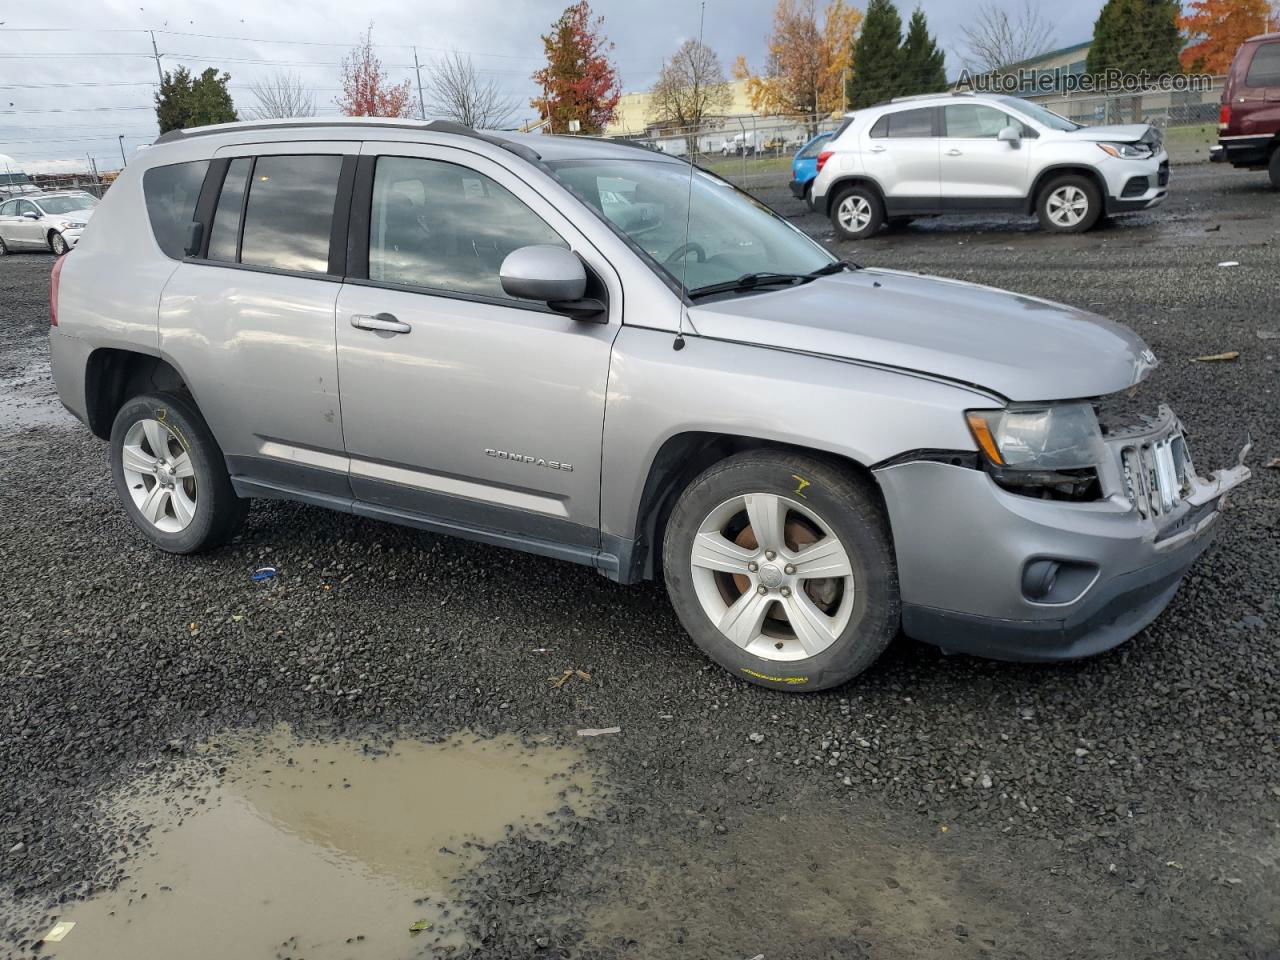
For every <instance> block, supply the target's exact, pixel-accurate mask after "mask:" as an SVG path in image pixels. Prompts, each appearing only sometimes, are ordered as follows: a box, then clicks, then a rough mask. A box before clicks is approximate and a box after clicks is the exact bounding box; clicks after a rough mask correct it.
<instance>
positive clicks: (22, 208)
mask: <svg viewBox="0 0 1280 960" xmlns="http://www.w3.org/2000/svg"><path fill="white" fill-rule="evenodd" d="M28 213H34V214H35V215H36V216H37V217H38V216H40V215H41V214H40V210H39V208H37V207H36V205H35V204H34V203H32V202H31V201H30V200H19V201H18V214H19V215H20V216H21V215H24V214H28Z"/></svg>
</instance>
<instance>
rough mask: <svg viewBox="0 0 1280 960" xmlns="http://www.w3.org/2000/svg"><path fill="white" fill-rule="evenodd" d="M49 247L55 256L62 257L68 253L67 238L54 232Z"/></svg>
mask: <svg viewBox="0 0 1280 960" xmlns="http://www.w3.org/2000/svg"><path fill="white" fill-rule="evenodd" d="M49 246H50V247H52V248H53V252H54V253H55V254H57V255H58V256H62V255H63V254H64V253H66V252H67V238H66V237H64V236H63V235H62V234H60V233H58V232H57V231H54V234H53V236H52V237H51V238H50V239H49Z"/></svg>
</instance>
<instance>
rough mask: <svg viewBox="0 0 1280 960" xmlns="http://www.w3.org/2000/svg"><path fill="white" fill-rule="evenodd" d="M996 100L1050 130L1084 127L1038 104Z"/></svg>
mask: <svg viewBox="0 0 1280 960" xmlns="http://www.w3.org/2000/svg"><path fill="white" fill-rule="evenodd" d="M996 99H997V100H1000V101H1002V102H1003V103H1004V104H1005V105H1006V106H1008V107H1010V108H1012V109H1014V110H1017V111H1018V112H1019V113H1021V114H1022V115H1023V116H1024V117H1030V118H1031V119H1032V120H1034V121H1035V122H1036V123H1038V124H1040V126H1042V127H1048V128H1049V129H1050V130H1064V131H1065V130H1079V129H1080V127H1081V126H1082V124H1079V123H1072V122H1071V121H1070V120H1068V119H1067V118H1066V117H1060V116H1058V115H1057V114H1056V113H1054V112H1053V111H1052V110H1046V109H1045V108H1044V107H1042V106H1040V105H1039V104H1038V103H1032V102H1031V101H1030V100H1023V99H1022V98H1021V97H997V98H996Z"/></svg>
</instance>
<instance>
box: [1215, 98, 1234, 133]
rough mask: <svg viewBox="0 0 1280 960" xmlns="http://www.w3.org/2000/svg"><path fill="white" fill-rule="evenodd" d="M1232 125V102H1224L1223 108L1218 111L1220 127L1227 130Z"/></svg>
mask: <svg viewBox="0 0 1280 960" xmlns="http://www.w3.org/2000/svg"><path fill="white" fill-rule="evenodd" d="M1229 126H1231V104H1229V103H1224V104H1223V105H1222V109H1221V110H1220V111H1218V129H1219V130H1226V129H1227V128H1228V127H1229Z"/></svg>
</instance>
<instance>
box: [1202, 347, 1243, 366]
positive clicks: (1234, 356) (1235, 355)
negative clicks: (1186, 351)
mask: <svg viewBox="0 0 1280 960" xmlns="http://www.w3.org/2000/svg"><path fill="white" fill-rule="evenodd" d="M1239 358H1240V351H1239V350H1228V351H1227V352H1226V353H1208V354H1205V355H1204V356H1203V357H1194V358H1192V360H1191V362H1192V363H1213V362H1215V361H1219V360H1238V359H1239Z"/></svg>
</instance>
